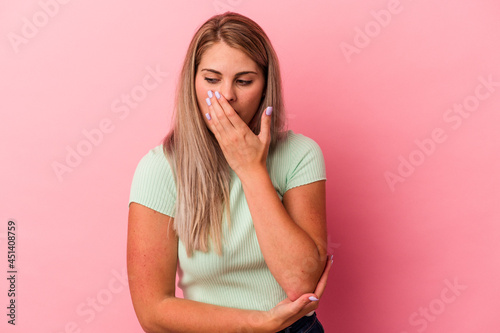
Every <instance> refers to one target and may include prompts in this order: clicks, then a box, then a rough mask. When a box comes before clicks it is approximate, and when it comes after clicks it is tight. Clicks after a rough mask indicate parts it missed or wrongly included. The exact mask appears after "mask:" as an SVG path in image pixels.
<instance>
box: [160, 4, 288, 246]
mask: <svg viewBox="0 0 500 333" xmlns="http://www.w3.org/2000/svg"><path fill="white" fill-rule="evenodd" d="M218 42H224V43H226V44H227V45H228V46H230V47H234V48H236V49H238V50H241V51H243V52H244V53H246V54H247V55H248V56H249V57H250V58H251V59H252V60H253V61H255V62H256V63H257V64H258V66H259V67H260V68H261V70H262V73H263V74H264V78H265V79H266V85H265V87H264V97H263V98H262V101H261V103H260V105H259V108H258V110H257V112H256V114H255V116H254V117H253V118H252V120H251V121H250V122H249V125H248V126H249V127H250V129H251V130H252V131H253V132H254V133H255V134H258V133H259V132H260V119H261V115H262V112H263V111H264V109H265V107H267V106H272V107H273V113H272V123H271V145H270V148H269V151H270V152H271V151H272V150H273V148H274V147H275V146H276V144H277V143H278V142H279V141H280V140H282V139H284V138H285V136H286V131H285V129H284V126H285V117H284V110H283V101H282V91H281V75H280V70H279V63H278V58H277V56H276V53H275V51H274V49H273V47H272V45H271V42H270V41H269V38H268V37H267V35H266V34H265V32H264V31H263V30H262V28H261V27H260V26H259V25H258V24H257V23H255V22H254V21H252V20H251V19H249V18H247V17H245V16H243V15H240V14H237V13H232V12H227V13H224V14H221V15H216V16H214V17H212V18H210V19H209V20H208V21H206V22H205V23H204V24H203V25H202V26H201V27H200V28H199V29H198V31H197V32H196V33H195V35H194V36H193V39H192V40H191V44H190V45H189V48H188V51H187V54H186V58H185V60H184V65H183V67H182V72H181V74H180V78H179V83H178V86H177V93H176V103H175V118H174V122H173V127H172V129H171V130H170V132H169V133H168V135H167V136H166V137H165V139H164V141H163V148H164V152H165V155H166V156H167V158H168V159H169V162H170V165H171V166H172V169H173V170H174V173H175V178H176V186H177V200H176V213H175V220H174V229H175V230H176V232H177V235H178V237H179V239H180V240H181V241H182V242H183V243H184V245H185V247H186V251H187V254H188V256H191V255H192V253H193V251H194V250H200V251H203V252H207V251H208V250H209V248H210V247H209V237H210V238H211V240H212V242H213V243H215V247H216V248H215V250H216V252H217V254H219V255H221V254H222V242H221V238H222V236H221V234H222V220H223V216H224V214H225V217H226V219H227V222H228V226H230V223H231V219H230V211H229V191H230V185H231V184H230V182H231V174H230V170H229V165H228V164H227V161H226V159H225V157H224V155H223V153H222V150H221V149H220V146H219V143H218V142H217V140H216V138H215V136H214V135H213V133H212V132H211V131H210V130H209V129H208V128H207V126H206V124H205V122H204V121H203V119H202V118H201V117H202V115H201V112H200V109H199V107H198V103H197V99H196V90H195V76H196V72H197V69H198V65H199V64H200V61H201V58H202V56H203V54H204V52H205V51H206V50H207V49H208V48H210V47H211V46H212V45H213V44H215V43H218ZM224 208H225V209H224Z"/></svg>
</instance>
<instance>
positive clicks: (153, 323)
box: [136, 308, 172, 333]
mask: <svg viewBox="0 0 500 333" xmlns="http://www.w3.org/2000/svg"><path fill="white" fill-rule="evenodd" d="M157 313H158V312H157V311H156V309H155V308H149V309H144V310H142V311H136V316H137V319H138V320H139V324H140V325H141V328H142V330H143V331H144V332H145V333H160V332H161V333H165V332H172V331H171V330H170V329H168V328H166V327H165V323H164V322H162V320H159V316H158V314H157Z"/></svg>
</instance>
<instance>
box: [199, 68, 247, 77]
mask: <svg viewBox="0 0 500 333" xmlns="http://www.w3.org/2000/svg"><path fill="white" fill-rule="evenodd" d="M203 71H207V72H211V73H215V74H218V75H222V73H221V72H219V71H216V70H215V69H210V68H203V69H202V70H201V72H203ZM244 74H257V72H254V71H244V72H238V73H236V75H235V76H240V75H244Z"/></svg>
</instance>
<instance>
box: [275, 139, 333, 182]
mask: <svg viewBox="0 0 500 333" xmlns="http://www.w3.org/2000/svg"><path fill="white" fill-rule="evenodd" d="M288 149H289V151H290V155H291V156H292V158H291V163H290V166H289V169H288V172H287V176H286V186H285V189H284V192H286V191H288V190H289V189H291V188H294V187H297V186H301V185H306V184H309V183H313V182H316V181H319V180H326V169H325V160H324V157H323V152H322V151H321V148H320V147H319V145H318V144H317V143H316V142H315V141H314V140H313V139H310V138H308V137H306V136H304V135H302V134H293V137H292V138H291V140H290V142H289V147H288Z"/></svg>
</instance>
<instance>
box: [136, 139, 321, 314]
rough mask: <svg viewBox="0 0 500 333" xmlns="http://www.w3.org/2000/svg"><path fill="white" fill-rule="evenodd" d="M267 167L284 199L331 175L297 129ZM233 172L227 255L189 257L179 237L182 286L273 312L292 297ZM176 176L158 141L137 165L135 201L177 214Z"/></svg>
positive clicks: (197, 294) (191, 294)
mask: <svg viewBox="0 0 500 333" xmlns="http://www.w3.org/2000/svg"><path fill="white" fill-rule="evenodd" d="M267 167H268V171H269V175H270V178H271V180H272V183H273V185H274V187H275V189H276V192H277V193H278V195H279V197H280V199H282V198H283V195H284V194H285V192H286V191H288V190H289V189H291V188H293V187H297V186H300V185H305V184H309V183H312V182H315V181H319V180H325V179H326V172H325V164H324V159H323V154H322V152H321V149H320V148H319V146H318V144H316V142H314V141H313V140H312V139H310V138H308V137H305V136H304V135H302V134H295V133H294V132H293V131H288V137H287V139H286V140H284V141H283V142H281V143H280V144H279V145H278V146H277V147H276V148H275V149H274V151H273V152H272V154H269V155H268V158H267ZM231 175H232V179H231V191H230V214H231V230H230V231H229V229H228V226H227V223H226V222H224V223H223V227H222V232H223V246H222V256H219V255H217V253H215V251H210V252H207V253H203V252H201V251H194V252H193V255H192V256H191V257H190V258H188V256H187V253H186V249H185V247H184V244H183V243H182V241H180V240H179V245H178V263H179V265H178V274H179V283H178V286H179V288H180V289H182V291H183V293H184V298H186V299H190V300H195V301H199V302H204V303H210V304H215V305H221V306H226V307H232V308H239V309H248V310H261V311H267V310H269V309H271V308H273V307H274V306H275V305H276V304H278V303H279V302H281V301H282V300H283V299H285V298H286V297H287V296H286V293H285V292H284V290H283V289H282V288H281V286H280V285H279V284H278V282H277V281H276V279H275V278H274V277H273V275H272V274H271V272H270V270H269V268H268V267H267V265H266V262H265V261H264V257H263V255H262V252H261V250H260V246H259V242H258V240H257V235H256V233H255V229H254V226H253V221H252V216H251V214H250V210H249V208H248V205H247V201H246V198H245V194H244V192H243V188H242V185H241V182H240V180H239V178H238V176H237V175H236V173H235V172H234V171H232V170H231ZM175 181H176V180H175V178H174V175H173V172H172V169H171V167H170V164H169V163H168V161H167V158H166V157H165V155H164V153H163V147H162V146H161V145H160V146H157V147H155V148H154V149H152V150H150V151H149V152H148V153H147V154H146V155H145V156H144V157H143V158H142V159H141V161H140V162H139V165H138V166H137V169H136V171H135V174H134V178H133V181H132V187H131V193H130V202H136V203H139V204H141V205H144V206H146V207H149V208H151V209H153V210H156V211H158V212H160V213H162V214H165V215H168V216H172V217H175V200H176V197H177V192H176V185H175Z"/></svg>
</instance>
